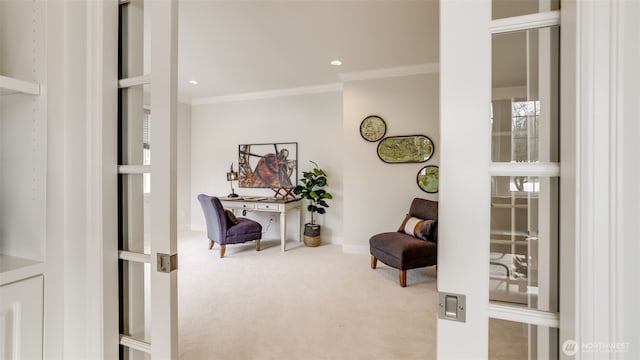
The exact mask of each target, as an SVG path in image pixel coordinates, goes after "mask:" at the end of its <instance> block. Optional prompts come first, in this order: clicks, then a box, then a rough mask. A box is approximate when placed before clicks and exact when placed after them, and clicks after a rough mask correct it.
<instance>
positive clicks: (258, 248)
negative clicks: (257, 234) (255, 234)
mask: <svg viewBox="0 0 640 360" xmlns="http://www.w3.org/2000/svg"><path fill="white" fill-rule="evenodd" d="M256 251H260V239H258V240H256Z"/></svg>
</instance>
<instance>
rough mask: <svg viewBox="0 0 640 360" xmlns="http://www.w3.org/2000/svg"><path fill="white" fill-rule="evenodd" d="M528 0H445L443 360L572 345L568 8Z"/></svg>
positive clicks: (548, 354)
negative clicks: (564, 163) (564, 11)
mask: <svg viewBox="0 0 640 360" xmlns="http://www.w3.org/2000/svg"><path fill="white" fill-rule="evenodd" d="M518 3H519V2H518ZM518 3H516V2H500V1H493V2H492V1H488V0H486V1H485V0H480V1H466V2H447V1H445V2H441V8H440V11H441V17H440V19H441V22H440V26H441V30H440V31H441V40H440V43H441V50H440V57H441V60H440V68H441V77H440V83H441V92H440V96H441V124H440V127H441V139H442V152H441V163H442V166H441V169H440V178H441V187H440V195H439V201H440V202H439V204H440V212H439V213H440V220H439V221H440V226H439V229H440V230H439V231H440V234H439V238H440V239H441V241H439V244H438V246H439V253H438V291H439V292H440V298H441V299H443V300H442V301H441V302H440V304H439V306H440V307H442V308H443V309H441V310H443V311H441V313H443V316H442V317H441V318H439V319H438V348H437V352H438V358H440V359H453V358H455V359H459V358H474V359H476V358H493V357H495V356H498V355H501V356H503V357H505V358H510V359H556V358H559V357H560V356H561V354H560V344H559V339H560V337H559V327H560V313H559V310H560V307H559V297H560V287H559V261H558V259H559V249H560V241H561V239H560V236H559V234H560V228H559V227H560V222H559V219H560V201H559V200H560V191H561V189H560V184H561V182H560V151H559V150H560V116H559V113H560V110H559V94H560V78H559V72H560V60H559V59H560V30H559V29H560V11H559V3H558V2H554V1H545V0H540V1H539V2H535V1H534V2H530V3H529V5H530V4H531V3H533V4H535V6H534V7H531V8H527V4H523V3H520V4H518ZM447 164H449V165H448V166H447ZM564 285H565V286H571V284H564ZM447 299H452V300H447ZM445 309H446V310H445Z"/></svg>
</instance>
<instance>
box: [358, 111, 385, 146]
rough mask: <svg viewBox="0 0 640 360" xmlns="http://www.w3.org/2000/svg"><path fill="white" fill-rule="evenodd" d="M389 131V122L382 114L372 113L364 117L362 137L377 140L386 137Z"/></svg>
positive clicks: (361, 129)
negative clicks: (386, 121) (383, 118)
mask: <svg viewBox="0 0 640 360" xmlns="http://www.w3.org/2000/svg"><path fill="white" fill-rule="evenodd" d="M386 133H387V124H386V123H385V122H384V120H382V118H381V117H380V116H376V115H370V116H367V117H366V118H364V120H362V122H361V123H360V135H362V138H363V139H365V140H367V141H370V142H375V141H378V140H380V139H382V138H383V137H384V134H386Z"/></svg>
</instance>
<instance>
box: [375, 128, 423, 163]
mask: <svg viewBox="0 0 640 360" xmlns="http://www.w3.org/2000/svg"><path fill="white" fill-rule="evenodd" d="M434 152H435V145H434V144H433V141H431V139H430V138H429V137H428V136H426V135H404V136H389V137H386V138H384V139H382V141H380V142H379V143H378V149H377V153H378V157H379V158H380V160H382V161H384V162H386V163H387V164H405V163H422V162H425V161H427V160H429V159H431V157H432V156H433V153H434Z"/></svg>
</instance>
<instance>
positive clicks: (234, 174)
mask: <svg viewBox="0 0 640 360" xmlns="http://www.w3.org/2000/svg"><path fill="white" fill-rule="evenodd" d="M236 180H238V173H237V172H235V171H233V163H231V169H230V170H229V172H228V173H227V181H228V182H229V184H231V194H229V195H227V197H230V198H235V197H238V194H236V192H235V191H234V190H233V182H234V181H236Z"/></svg>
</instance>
